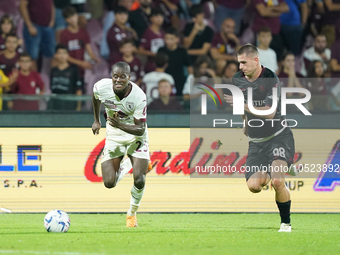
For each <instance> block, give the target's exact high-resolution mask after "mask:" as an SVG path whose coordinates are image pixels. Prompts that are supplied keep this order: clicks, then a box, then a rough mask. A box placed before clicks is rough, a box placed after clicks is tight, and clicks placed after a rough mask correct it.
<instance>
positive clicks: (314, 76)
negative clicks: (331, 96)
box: [307, 60, 327, 95]
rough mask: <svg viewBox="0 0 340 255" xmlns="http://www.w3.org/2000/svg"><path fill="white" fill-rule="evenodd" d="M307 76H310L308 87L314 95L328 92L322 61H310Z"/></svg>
mask: <svg viewBox="0 0 340 255" xmlns="http://www.w3.org/2000/svg"><path fill="white" fill-rule="evenodd" d="M307 77H308V78H309V79H308V81H307V88H308V89H309V91H310V92H311V94H312V95H326V94H327V87H326V84H325V70H324V68H323V62H322V61H320V60H314V61H312V62H311V63H310V66H309V70H308V73H307Z"/></svg>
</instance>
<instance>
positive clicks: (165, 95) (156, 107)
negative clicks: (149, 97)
mask: <svg viewBox="0 0 340 255" xmlns="http://www.w3.org/2000/svg"><path fill="white" fill-rule="evenodd" d="M171 93H172V87H171V84H170V82H169V81H168V80H166V79H162V80H160V81H159V82H158V94H159V97H158V98H156V99H154V100H153V101H152V102H151V104H150V105H149V106H148V109H149V111H165V112H166V111H182V110H183V106H182V105H181V104H180V103H179V102H178V101H177V100H176V97H172V96H171Z"/></svg>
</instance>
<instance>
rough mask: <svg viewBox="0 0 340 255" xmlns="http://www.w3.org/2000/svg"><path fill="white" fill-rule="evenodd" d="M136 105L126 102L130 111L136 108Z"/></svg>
mask: <svg viewBox="0 0 340 255" xmlns="http://www.w3.org/2000/svg"><path fill="white" fill-rule="evenodd" d="M134 106H135V104H134V103H133V102H126V107H127V108H128V109H129V110H132V109H133V108H134Z"/></svg>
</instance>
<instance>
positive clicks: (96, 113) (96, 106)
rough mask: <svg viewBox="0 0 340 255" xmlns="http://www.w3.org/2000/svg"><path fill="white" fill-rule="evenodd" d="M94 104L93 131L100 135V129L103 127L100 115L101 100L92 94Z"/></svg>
mask: <svg viewBox="0 0 340 255" xmlns="http://www.w3.org/2000/svg"><path fill="white" fill-rule="evenodd" d="M92 105H93V113H94V122H93V124H92V132H93V134H94V135H98V134H99V129H100V128H101V123H100V116H99V114H100V106H101V102H100V100H98V99H96V98H95V97H94V95H92Z"/></svg>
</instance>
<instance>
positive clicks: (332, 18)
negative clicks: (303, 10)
mask: <svg viewBox="0 0 340 255" xmlns="http://www.w3.org/2000/svg"><path fill="white" fill-rule="evenodd" d="M324 4H325V13H324V15H323V19H322V28H321V34H324V35H325V36H326V39H327V47H328V48H330V47H331V46H332V44H333V43H334V42H335V41H336V36H335V34H336V33H335V23H336V21H337V19H339V18H340V0H324Z"/></svg>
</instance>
